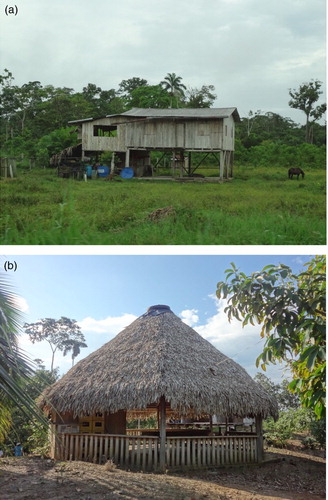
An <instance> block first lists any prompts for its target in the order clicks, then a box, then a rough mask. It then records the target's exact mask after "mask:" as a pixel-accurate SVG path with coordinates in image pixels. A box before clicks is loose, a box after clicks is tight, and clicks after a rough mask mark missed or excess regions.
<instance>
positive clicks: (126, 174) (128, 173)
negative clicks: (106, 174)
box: [120, 167, 134, 179]
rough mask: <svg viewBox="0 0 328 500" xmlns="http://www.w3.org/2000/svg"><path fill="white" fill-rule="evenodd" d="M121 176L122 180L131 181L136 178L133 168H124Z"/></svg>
mask: <svg viewBox="0 0 328 500" xmlns="http://www.w3.org/2000/svg"><path fill="white" fill-rule="evenodd" d="M120 175H121V177H122V179H131V178H132V177H133V176H134V171H133V168H131V167H125V168H123V169H122V171H121V174H120Z"/></svg>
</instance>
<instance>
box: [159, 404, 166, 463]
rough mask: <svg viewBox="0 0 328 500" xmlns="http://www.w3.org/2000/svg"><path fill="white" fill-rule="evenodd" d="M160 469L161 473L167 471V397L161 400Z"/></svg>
mask: <svg viewBox="0 0 328 500" xmlns="http://www.w3.org/2000/svg"><path fill="white" fill-rule="evenodd" d="M159 440H160V443H159V446H160V448H159V467H160V469H161V471H164V469H165V455H166V453H165V451H166V409H165V396H161V398H160V400H159Z"/></svg>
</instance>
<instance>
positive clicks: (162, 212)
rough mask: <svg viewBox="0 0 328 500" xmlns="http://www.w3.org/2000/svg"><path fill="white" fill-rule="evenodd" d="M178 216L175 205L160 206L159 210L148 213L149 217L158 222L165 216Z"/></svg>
mask: <svg viewBox="0 0 328 500" xmlns="http://www.w3.org/2000/svg"><path fill="white" fill-rule="evenodd" d="M175 216H176V211H175V209H174V207H172V206H169V207H164V208H158V209H157V210H154V211H153V212H151V213H150V214H149V215H148V219H150V220H151V221H153V222H158V221H160V220H162V219H164V218H165V217H175Z"/></svg>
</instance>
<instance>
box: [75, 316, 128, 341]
mask: <svg viewBox="0 0 328 500" xmlns="http://www.w3.org/2000/svg"><path fill="white" fill-rule="evenodd" d="M135 319H137V316H135V315H133V314H127V313H126V314H123V315H122V316H108V317H107V318H105V319H95V318H91V317H90V316H89V317H86V318H84V319H82V320H81V321H78V325H79V326H80V327H81V329H82V332H86V333H100V334H103V333H105V334H108V335H110V336H112V335H116V334H117V333H119V332H120V331H121V330H123V328H125V327H126V326H128V325H129V324H130V323H132V321H134V320H135Z"/></svg>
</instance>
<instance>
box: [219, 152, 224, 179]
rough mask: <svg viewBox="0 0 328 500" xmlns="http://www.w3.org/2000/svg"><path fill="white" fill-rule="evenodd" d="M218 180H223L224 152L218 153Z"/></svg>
mask: <svg viewBox="0 0 328 500" xmlns="http://www.w3.org/2000/svg"><path fill="white" fill-rule="evenodd" d="M219 169H220V179H221V180H222V179H223V174H224V151H220V166H219Z"/></svg>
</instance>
